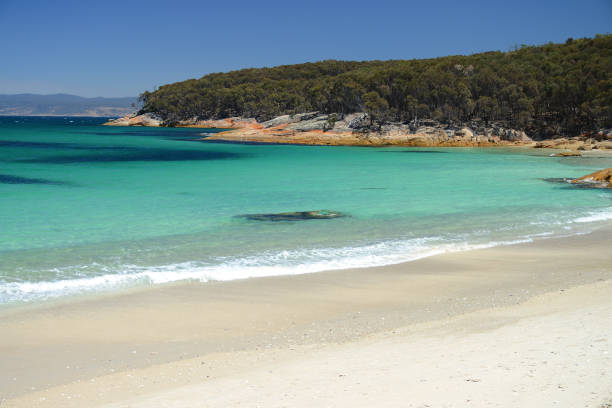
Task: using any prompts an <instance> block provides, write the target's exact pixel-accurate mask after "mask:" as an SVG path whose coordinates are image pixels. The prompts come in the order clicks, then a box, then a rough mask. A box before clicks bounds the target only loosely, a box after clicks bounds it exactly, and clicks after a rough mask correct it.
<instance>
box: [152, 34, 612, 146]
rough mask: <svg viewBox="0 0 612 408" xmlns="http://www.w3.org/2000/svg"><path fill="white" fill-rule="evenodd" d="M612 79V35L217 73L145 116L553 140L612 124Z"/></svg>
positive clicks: (168, 96)
mask: <svg viewBox="0 0 612 408" xmlns="http://www.w3.org/2000/svg"><path fill="white" fill-rule="evenodd" d="M611 73H612V35H597V36H596V37H594V38H583V39H577V40H574V39H571V38H570V39H568V40H567V41H566V42H565V43H563V44H553V43H549V44H545V45H539V46H525V45H523V46H521V47H515V49H513V50H511V51H508V52H500V51H491V52H484V53H479V54H474V55H469V56H463V55H456V56H447V57H440V58H434V59H420V60H390V61H361V62H356V61H336V60H327V61H321V62H314V63H305V64H297V65H285V66H279V67H274V68H250V69H242V70H238V71H232V72H227V73H214V74H209V75H205V76H203V77H202V78H200V79H189V80H186V81H182V82H177V83H173V84H168V85H164V86H161V87H159V88H158V89H157V90H155V91H153V92H148V91H147V92H144V93H143V94H142V95H141V96H140V100H141V102H142V103H143V108H142V110H141V111H140V113H153V114H156V115H158V116H159V117H161V118H162V119H163V120H164V123H165V124H167V125H172V124H173V123H176V122H178V121H180V120H187V119H193V118H196V119H198V120H206V119H220V118H228V117H236V116H239V117H245V118H256V119H257V120H258V121H265V120H269V119H271V118H273V117H276V116H279V115H284V114H296V113H301V112H309V111H318V112H322V113H326V114H336V115H337V117H338V118H341V117H343V116H344V115H345V114H348V113H353V112H367V113H368V115H369V118H370V121H371V124H372V125H373V126H380V125H382V124H385V123H389V122H401V123H409V122H412V121H414V122H416V120H418V119H423V118H429V119H434V120H437V121H439V122H444V123H449V124H460V123H465V122H469V121H481V122H483V123H491V122H495V123H499V124H501V125H502V126H506V127H509V128H514V129H520V130H524V131H526V132H527V133H528V134H530V135H532V136H534V137H536V138H550V137H557V136H567V135H576V134H580V133H583V132H590V131H594V130H598V129H602V128H609V127H612V75H611ZM334 118H335V117H334ZM330 120H334V119H330ZM332 125H333V124H332Z"/></svg>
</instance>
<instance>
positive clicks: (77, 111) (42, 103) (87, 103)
mask: <svg viewBox="0 0 612 408" xmlns="http://www.w3.org/2000/svg"><path fill="white" fill-rule="evenodd" d="M137 104H138V102H137V98H136V97H124V98H83V97H82V96H76V95H69V94H53V95H37V94H17V95H2V94H0V116H12V115H14V116H124V115H127V114H129V113H132V112H134V111H136V110H137V108H138V107H137Z"/></svg>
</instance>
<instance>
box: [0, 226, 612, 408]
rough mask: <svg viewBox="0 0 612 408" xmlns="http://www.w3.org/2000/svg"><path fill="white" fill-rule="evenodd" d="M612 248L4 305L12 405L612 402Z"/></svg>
mask: <svg viewBox="0 0 612 408" xmlns="http://www.w3.org/2000/svg"><path fill="white" fill-rule="evenodd" d="M611 242H612V231H610V230H609V229H602V230H599V231H596V232H595V233H592V234H589V235H584V236H574V237H569V238H558V239H547V240H541V241H537V242H535V243H530V244H520V245H513V246H507V247H498V248H490V249H485V250H477V251H470V252H464V253H455V254H445V255H440V256H435V257H431V258H427V259H422V260H419V261H415V262H409V263H405V264H400V265H394V266H388V267H381V268H369V269H357V270H346V271H336V272H324V273H319V274H312V275H303V276H291V277H274V278H262V279H250V280H244V281H234V282H225V283H209V284H187V285H176V286H171V287H166V288H161V289H151V290H146V291H138V292H134V293H128V294H121V295H115V296H104V297H99V298H95V299H85V300H83V299H81V300H75V301H72V302H63V303H58V304H56V305H47V306H46V307H30V308H23V309H21V310H12V311H8V312H4V314H3V315H2V316H0V317H1V319H0V331H1V332H2V333H3V340H2V342H1V343H0V344H1V346H0V364H2V367H3V370H2V371H3V378H2V382H1V383H0V386H1V387H2V388H1V389H2V390H3V394H4V395H5V399H4V401H3V404H2V407H3V408H6V407H106V408H110V407H113V408H118V407H124V408H127V407H133V408H145V407H146V408H155V407H176V408H178V407H181V408H182V407H185V408H187V407H237V406H248V407H255V406H261V407H312V406H329V407H346V406H364V407H366V406H367V407H370V406H385V407H489V406H491V407H519V406H520V407H597V408H599V407H603V406H606V405H605V404H606V403H609V402H610V401H611V399H612V370H610V369H609V367H611V366H612V359H611V353H612V347H610V342H611V341H612V297H611V296H610V293H612V251H610V243H611Z"/></svg>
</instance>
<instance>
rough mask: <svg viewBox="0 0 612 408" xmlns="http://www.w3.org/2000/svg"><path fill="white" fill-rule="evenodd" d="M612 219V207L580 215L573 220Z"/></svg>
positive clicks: (594, 220)
mask: <svg viewBox="0 0 612 408" xmlns="http://www.w3.org/2000/svg"><path fill="white" fill-rule="evenodd" d="M607 220H612V207H609V208H604V209H602V210H598V211H592V212H591V213H589V215H586V216H583V217H578V218H575V219H574V220H573V222H596V221H607Z"/></svg>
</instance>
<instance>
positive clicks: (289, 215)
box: [236, 210, 346, 221]
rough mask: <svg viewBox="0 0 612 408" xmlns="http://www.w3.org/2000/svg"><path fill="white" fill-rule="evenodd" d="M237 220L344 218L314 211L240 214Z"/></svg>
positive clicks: (325, 211) (337, 214)
mask: <svg viewBox="0 0 612 408" xmlns="http://www.w3.org/2000/svg"><path fill="white" fill-rule="evenodd" d="M236 217H237V218H246V219H247V220H253V221H304V220H329V219H332V218H340V217H346V215H345V214H342V213H341V212H338V211H329V210H316V211H295V212H282V213H270V214H242V215H237V216H236Z"/></svg>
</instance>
